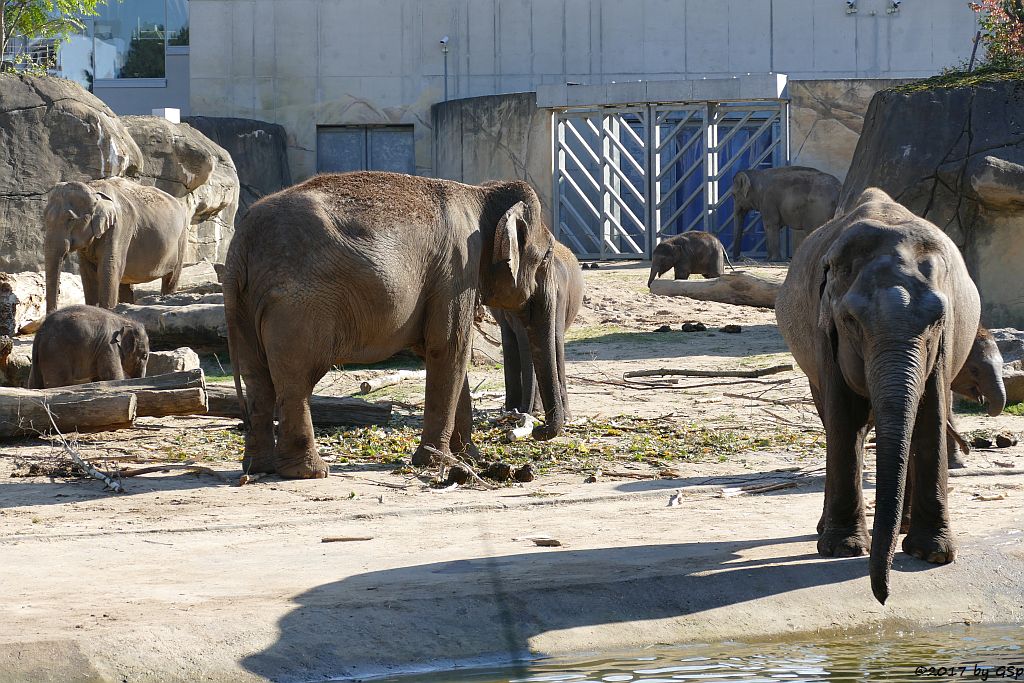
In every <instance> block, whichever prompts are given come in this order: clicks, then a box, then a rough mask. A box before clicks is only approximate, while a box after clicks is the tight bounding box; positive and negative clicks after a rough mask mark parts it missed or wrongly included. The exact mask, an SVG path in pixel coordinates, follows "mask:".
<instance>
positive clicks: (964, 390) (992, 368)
mask: <svg viewBox="0 0 1024 683" xmlns="http://www.w3.org/2000/svg"><path fill="white" fill-rule="evenodd" d="M950 388H951V389H952V390H953V393H954V394H959V395H960V396H963V397H964V398H968V399H970V400H972V401H976V402H978V403H984V404H985V406H986V408H987V409H988V414H989V415H990V416H991V417H995V416H996V415H999V413H1001V412H1003V408H1005V407H1006V387H1005V386H1004V385H1003V354H1001V353H1000V352H999V347H998V346H997V345H996V340H995V338H993V337H992V334H991V333H990V332H989V331H988V330H987V329H985V328H984V327H979V328H978V333H977V334H976V335H975V337H974V344H973V345H972V346H971V353H970V355H969V356H967V361H966V362H965V363H964V366H963V367H962V368H960V372H958V373H957V375H956V377H954V378H953V383H952V385H951V387H950ZM947 431H948V432H949V436H950V437H951V439H952V440H951V442H950V443H949V446H948V449H947V450H948V453H949V457H948V463H949V467H950V468H961V467H966V465H967V463H965V462H964V461H963V458H961V457H960V456H961V453H962V454H963V455H967V454H968V453H970V447H969V446H968V445H967V441H966V440H965V439H964V438H963V437H962V436H960V433H959V432H958V431H957V429H956V425H955V424H954V422H953V415H952V413H950V419H949V424H948V430H947Z"/></svg>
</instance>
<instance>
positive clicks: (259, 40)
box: [190, 0, 976, 180]
mask: <svg viewBox="0 0 1024 683" xmlns="http://www.w3.org/2000/svg"><path fill="white" fill-rule="evenodd" d="M858 4H859V7H860V11H859V12H858V13H857V14H852V15H849V14H846V11H845V7H846V4H845V3H844V2H842V1H840V0H834V1H829V2H825V1H824V0H715V2H708V1H707V0H348V1H346V2H338V1H337V0H276V1H275V0H192V1H191V2H190V13H191V32H192V35H191V42H192V45H191V102H192V112H193V113H194V114H197V115H203V116H238V117H246V118H255V119H261V120H266V121H271V122H274V123H279V124H281V125H283V126H284V127H285V129H286V130H287V131H288V134H289V157H290V161H291V164H292V172H293V175H294V177H295V179H297V180H299V179H302V178H304V177H306V176H308V175H310V174H312V173H313V172H314V171H315V168H316V152H315V149H316V126H317V125H339V124H342V125H344V124H387V123H392V124H412V125H414V126H415V127H416V165H417V171H418V172H420V173H430V172H431V171H432V160H431V149H432V144H433V135H432V133H431V131H430V127H431V119H430V113H429V112H430V107H431V105H433V104H435V103H437V102H439V101H441V100H442V99H443V92H444V80H443V76H442V74H443V70H444V60H443V55H442V53H441V50H440V45H439V43H438V41H439V39H440V38H441V37H442V36H444V35H448V36H449V43H448V46H449V49H450V52H449V55H448V66H449V74H450V75H449V79H448V88H449V97H450V98H451V99H456V98H465V97H475V96H481V95H493V94H496V93H508V92H522V91H533V90H536V88H537V87H538V86H540V85H545V84H557V83H565V82H567V81H572V82H579V83H588V84H601V83H609V82H611V81H623V80H637V79H651V80H678V79H686V78H701V77H705V76H708V77H714V76H729V75H737V74H743V73H747V72H768V71H774V72H781V73H786V74H789V76H790V77H791V78H792V79H832V78H903V77H918V76H926V75H931V74H934V73H936V72H938V71H939V70H940V69H941V68H942V67H944V66H949V65H952V64H955V63H957V62H959V61H961V60H963V59H965V58H967V57H968V56H969V54H970V49H971V39H972V37H973V35H974V32H975V30H976V29H975V19H974V15H973V13H972V12H971V10H970V9H969V8H968V7H967V4H966V2H965V1H964V0H906V1H905V2H903V4H902V10H901V11H900V12H899V13H898V14H893V15H890V14H887V13H886V11H885V9H886V7H887V6H888V5H889V4H890V3H889V2H888V0H859V2H858Z"/></svg>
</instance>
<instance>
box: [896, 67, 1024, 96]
mask: <svg viewBox="0 0 1024 683" xmlns="http://www.w3.org/2000/svg"><path fill="white" fill-rule="evenodd" d="M1000 81H1024V71H1019V70H1015V69H1006V68H1002V67H994V66H987V65H986V66H980V67H978V68H976V69H975V70H974V71H971V72H970V73H968V72H967V69H964V68H957V69H947V70H945V71H943V72H942V73H941V74H939V75H938V76H932V77H931V78H925V79H922V80H920V81H913V82H912V83H905V84H903V85H898V86H896V87H894V88H890V89H889V92H894V93H900V94H909V93H917V92H924V91H926V90H940V89H950V88H969V87H973V86H978V85H983V84H985V83H997V82H1000Z"/></svg>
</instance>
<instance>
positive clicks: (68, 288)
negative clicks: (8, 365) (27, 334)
mask: <svg viewBox="0 0 1024 683" xmlns="http://www.w3.org/2000/svg"><path fill="white" fill-rule="evenodd" d="M84 303H85V296H84V295H83V294H82V280H81V279H80V278H79V277H78V276H77V275H72V274H71V273H61V274H60V299H59V300H58V301H57V306H58V307H63V306H71V305H74V304H84ZM45 315H46V276H44V275H43V274H42V273H4V272H0V335H7V336H10V337H13V336H14V335H16V334H18V333H19V332H20V331H21V330H22V328H24V327H25V326H26V325H28V324H30V323H32V322H35V321H36V320H40V319H42V318H43V317H44V316H45Z"/></svg>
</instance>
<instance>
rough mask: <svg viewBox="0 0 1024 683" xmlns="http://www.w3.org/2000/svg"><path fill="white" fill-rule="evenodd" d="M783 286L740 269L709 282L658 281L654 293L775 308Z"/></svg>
mask: <svg viewBox="0 0 1024 683" xmlns="http://www.w3.org/2000/svg"><path fill="white" fill-rule="evenodd" d="M780 284H781V283H780V282H777V281H775V280H768V279H766V278H762V277H758V276H756V275H751V274H750V273H748V272H746V271H743V270H738V271H736V272H735V273H726V274H724V275H722V276H720V277H716V278H710V279H707V280H655V281H654V282H652V283H651V294H657V295H659V296H685V297H689V298H691V299H699V300H701V301H717V302H719V303H723V304H735V305H738V306H757V307H759V308H775V297H776V295H777V294H778V292H779V285H780Z"/></svg>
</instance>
